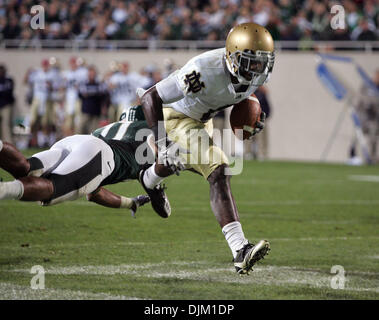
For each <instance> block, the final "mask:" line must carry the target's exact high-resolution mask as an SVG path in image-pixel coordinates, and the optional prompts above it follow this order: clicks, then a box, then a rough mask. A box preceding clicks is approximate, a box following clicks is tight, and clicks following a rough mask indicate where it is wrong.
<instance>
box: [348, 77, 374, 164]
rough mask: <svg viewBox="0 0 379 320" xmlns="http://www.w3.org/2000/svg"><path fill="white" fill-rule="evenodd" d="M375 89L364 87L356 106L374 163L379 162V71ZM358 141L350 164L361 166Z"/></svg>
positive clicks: (352, 152) (354, 142)
mask: <svg viewBox="0 0 379 320" xmlns="http://www.w3.org/2000/svg"><path fill="white" fill-rule="evenodd" d="M372 81H373V84H374V86H376V90H375V88H371V87H369V86H367V85H363V86H362V87H361V89H360V96H359V100H358V103H357V106H356V111H357V113H358V117H359V120H360V121H361V125H362V130H363V134H364V135H365V138H366V141H367V145H368V151H369V153H370V157H371V159H372V162H373V163H377V162H378V161H379V155H378V139H379V95H378V92H379V69H377V70H376V71H375V73H374V75H373V78H372ZM357 145H358V141H357V138H356V136H354V138H353V142H352V144H351V147H350V159H349V161H348V164H351V165H361V164H362V163H363V162H362V159H360V158H359V157H358V156H357V151H356V149H357Z"/></svg>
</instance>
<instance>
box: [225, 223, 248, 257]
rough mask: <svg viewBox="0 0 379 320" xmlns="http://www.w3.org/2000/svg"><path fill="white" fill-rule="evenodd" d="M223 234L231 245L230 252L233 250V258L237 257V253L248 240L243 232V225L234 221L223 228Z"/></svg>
mask: <svg viewBox="0 0 379 320" xmlns="http://www.w3.org/2000/svg"><path fill="white" fill-rule="evenodd" d="M222 233H223V234H224V236H225V239H226V241H227V242H228V244H229V247H230V250H232V254H233V258H235V257H236V256H237V251H238V250H240V249H242V248H243V246H244V245H245V244H247V243H248V240H247V239H246V238H245V235H244V233H243V231H242V226H241V223H239V222H238V221H233V222H230V223H228V224H227V225H225V226H224V227H223V228H222Z"/></svg>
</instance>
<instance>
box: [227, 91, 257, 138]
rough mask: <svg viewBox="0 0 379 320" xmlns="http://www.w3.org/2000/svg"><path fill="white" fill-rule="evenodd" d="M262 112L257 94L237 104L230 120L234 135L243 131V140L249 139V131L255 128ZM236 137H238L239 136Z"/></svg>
mask: <svg viewBox="0 0 379 320" xmlns="http://www.w3.org/2000/svg"><path fill="white" fill-rule="evenodd" d="M261 112H262V109H261V105H260V103H259V101H258V99H257V97H256V96H255V94H252V95H251V96H250V97H248V98H247V99H245V100H242V101H241V102H239V103H237V104H235V105H234V106H233V109H232V111H231V113H230V118H229V120H230V126H231V127H232V130H233V132H234V134H236V131H235V130H236V129H242V130H243V140H245V139H248V138H249V137H250V135H251V133H250V132H249V130H250V131H251V130H253V129H254V128H255V124H256V123H257V121H259V119H260V115H261ZM236 136H237V137H238V135H236Z"/></svg>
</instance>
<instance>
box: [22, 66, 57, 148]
mask: <svg viewBox="0 0 379 320" xmlns="http://www.w3.org/2000/svg"><path fill="white" fill-rule="evenodd" d="M49 71H50V63H49V60H48V59H43V60H42V61H41V69H37V70H28V72H27V74H26V76H25V80H26V84H28V83H29V84H31V85H32V86H33V100H32V104H31V108H30V127H31V133H32V138H31V141H30V146H31V147H35V146H39V147H45V146H47V145H48V140H47V139H48V138H47V137H48V136H49V134H50V132H51V131H52V126H53V124H54V104H53V100H52V97H51V92H52V88H53V78H52V77H53V73H51V72H49Z"/></svg>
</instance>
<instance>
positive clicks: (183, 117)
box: [138, 23, 274, 274]
mask: <svg viewBox="0 0 379 320" xmlns="http://www.w3.org/2000/svg"><path fill="white" fill-rule="evenodd" d="M273 65H274V42H273V39H272V37H271V35H270V33H269V32H268V31H267V30H266V29H265V28H264V27H262V26H260V25H257V24H255V23H243V24H240V25H237V26H235V27H234V28H233V29H232V30H231V31H230V32H229V34H228V36H227V39H226V46H225V48H220V49H215V50H211V51H208V52H205V53H202V54H200V55H198V56H196V57H194V58H192V59H191V60H189V61H188V62H187V63H186V64H185V65H184V66H183V67H182V68H181V69H179V70H177V71H175V72H173V73H172V74H171V75H170V76H168V77H167V78H165V79H163V80H162V81H160V82H158V83H157V84H156V85H155V86H153V87H151V88H150V89H148V90H147V91H146V92H144V91H143V90H139V91H138V92H139V96H141V103H142V106H143V111H144V114H145V116H146V121H147V124H148V126H149V128H150V129H151V130H152V131H153V133H154V136H155V143H156V146H157V148H158V161H157V162H156V163H155V164H153V165H152V166H150V167H149V168H148V169H147V170H144V171H142V172H141V175H140V182H141V184H142V185H143V187H144V189H145V190H146V192H147V193H148V195H149V196H150V198H151V202H152V206H153V208H154V209H155V210H156V211H157V213H158V214H159V215H161V216H162V217H168V212H166V211H165V206H164V204H165V200H164V199H163V198H159V197H158V196H157V192H156V190H155V188H156V186H157V185H158V184H159V183H160V182H161V181H162V180H163V179H164V178H165V177H167V176H169V175H172V174H173V173H176V174H179V172H180V170H183V169H188V168H191V169H192V170H195V171H196V172H198V173H200V174H201V175H203V177H204V178H205V179H207V180H208V182H209V185H210V202H211V207H212V210H213V212H214V214H215V216H216V219H217V221H218V223H219V224H220V226H221V228H222V232H223V234H224V236H225V239H226V241H227V242H228V245H229V247H230V249H231V251H232V254H233V258H234V265H235V268H236V271H237V273H239V274H247V273H249V271H250V270H251V269H252V267H253V265H254V264H255V263H256V262H257V261H259V260H260V259H262V258H263V257H264V256H265V255H266V254H267V252H268V250H269V249H270V244H269V242H268V241H266V240H261V241H259V242H258V243H257V244H256V245H254V244H251V243H250V242H249V241H248V240H247V239H246V238H245V235H244V232H243V230H242V226H241V223H240V222H239V215H238V211H237V206H236V203H235V201H234V199H233V196H232V192H231V188H230V175H228V171H229V170H228V159H227V157H226V155H225V154H224V152H223V151H222V150H221V149H220V148H219V147H217V146H216V145H215V144H214V143H213V141H212V131H213V127H212V117H213V116H214V115H215V114H216V113H217V112H218V111H220V110H222V109H225V108H227V107H229V106H231V105H234V104H237V103H239V102H240V101H242V100H244V99H246V98H248V97H249V96H250V95H251V94H252V93H253V92H254V91H255V90H256V89H257V88H258V87H259V86H261V85H263V84H264V83H265V82H267V80H268V78H269V76H270V74H271V72H272V69H273ZM162 123H163V124H164V129H163V130H161V129H160V127H161V125H162ZM263 127H264V115H262V116H261V120H260V122H258V123H257V126H256V129H255V130H254V132H253V133H252V135H254V134H256V133H258V132H259V131H260V130H262V129H263ZM166 135H167V136H166ZM198 141H207V142H209V147H208V148H205V150H204V148H202V146H201V145H199V143H198ZM183 150H187V151H186V152H183ZM183 158H184V159H186V161H183ZM199 158H202V159H206V160H207V161H196V160H197V159H199ZM184 162H185V163H184ZM229 172H230V171H229Z"/></svg>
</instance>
